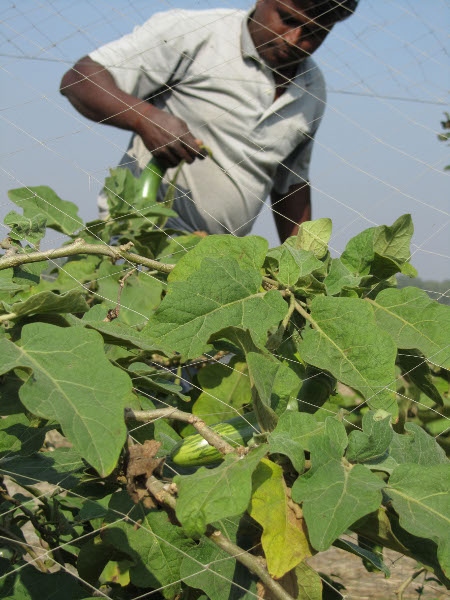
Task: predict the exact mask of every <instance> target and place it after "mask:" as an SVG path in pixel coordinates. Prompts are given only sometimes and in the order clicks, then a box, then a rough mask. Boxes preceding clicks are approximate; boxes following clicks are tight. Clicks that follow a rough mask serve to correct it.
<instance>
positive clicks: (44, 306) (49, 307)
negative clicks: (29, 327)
mask: <svg viewBox="0 0 450 600" xmlns="http://www.w3.org/2000/svg"><path fill="white" fill-rule="evenodd" d="M0 308H3V310H2V312H6V313H13V314H14V316H12V317H11V319H16V318H19V317H25V316H27V315H39V314H40V315H43V314H47V315H48V314H52V313H57V314H61V313H84V312H86V311H88V310H89V306H88V305H87V304H86V300H85V299H84V298H83V294H82V293H81V292H80V291H79V290H76V289H73V290H71V291H69V292H66V293H65V294H61V295H59V294H55V293H53V292H40V293H38V294H34V295H33V296H30V297H29V298H28V299H27V300H24V301H22V302H14V303H13V304H6V302H1V303H0Z"/></svg>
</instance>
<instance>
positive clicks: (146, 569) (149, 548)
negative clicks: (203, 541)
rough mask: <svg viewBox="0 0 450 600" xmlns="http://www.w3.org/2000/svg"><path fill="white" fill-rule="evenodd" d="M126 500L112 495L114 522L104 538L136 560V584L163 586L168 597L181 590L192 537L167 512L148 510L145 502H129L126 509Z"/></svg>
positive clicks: (133, 572)
mask: <svg viewBox="0 0 450 600" xmlns="http://www.w3.org/2000/svg"><path fill="white" fill-rule="evenodd" d="M118 500H119V504H118V505H116V502H117V501H118ZM124 504H125V505H126V500H125V499H117V498H115V497H114V495H113V499H112V502H111V503H110V508H111V510H112V515H111V519H112V520H114V521H115V522H113V523H112V524H111V525H109V526H108V527H106V528H105V529H104V531H103V534H102V539H103V541H104V542H105V543H107V544H109V545H111V546H114V547H115V548H116V549H117V550H120V552H124V553H125V554H128V555H129V556H130V558H131V559H132V560H133V564H132V566H131V567H130V580H131V582H132V583H133V584H134V585H135V586H137V587H140V588H149V587H152V588H156V589H158V588H162V589H161V593H162V594H163V596H164V597H165V598H169V599H170V598H174V597H176V596H177V595H178V594H179V593H180V591H181V585H180V564H181V561H182V559H183V557H184V556H185V555H186V553H187V552H189V550H190V548H191V547H192V541H191V540H189V539H188V538H186V536H184V535H183V531H182V530H181V528H180V527H176V526H175V525H172V524H171V523H170V521H169V518H168V516H167V514H166V513H165V512H162V511H155V510H151V511H148V510H145V509H144V508H143V506H142V504H139V505H137V506H133V507H132V506H131V504H130V506H129V507H128V510H127V511H124V510H123V505H124ZM125 514H126V516H127V519H126V520H124V519H123V516H125ZM118 517H119V518H118Z"/></svg>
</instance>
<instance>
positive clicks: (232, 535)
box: [180, 519, 257, 600]
mask: <svg viewBox="0 0 450 600" xmlns="http://www.w3.org/2000/svg"><path fill="white" fill-rule="evenodd" d="M239 525H240V523H239V519H226V520H224V521H220V522H218V523H215V524H214V526H215V527H216V529H218V530H219V531H221V532H222V535H224V536H225V537H226V538H228V539H229V540H231V541H232V542H234V543H235V544H239V545H241V544H240V543H239V540H238V528H239ZM180 576H181V578H182V579H183V581H184V582H185V583H186V584H187V585H188V586H190V587H192V588H195V589H199V590H202V591H203V592H205V594H206V595H207V598H208V599H209V600H253V599H254V598H255V596H256V595H257V594H256V592H257V589H256V582H257V578H256V577H255V576H254V575H252V574H251V573H249V571H247V569H246V568H245V567H244V566H243V565H241V564H240V563H239V562H237V561H236V560H235V559H234V558H233V557H231V556H230V555H229V554H228V553H227V552H225V550H222V549H221V548H219V547H218V546H217V545H216V544H214V543H213V542H212V541H211V540H210V539H209V538H206V537H202V538H201V539H200V542H199V544H198V545H197V546H195V547H194V548H192V549H191V550H190V551H189V556H187V555H186V556H185V557H184V558H183V561H182V563H181V567H180Z"/></svg>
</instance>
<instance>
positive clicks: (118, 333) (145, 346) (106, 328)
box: [72, 304, 170, 355]
mask: <svg viewBox="0 0 450 600" xmlns="http://www.w3.org/2000/svg"><path fill="white" fill-rule="evenodd" d="M106 315H107V311H106V310H105V307H104V306H102V305H101V304H97V305H95V306H93V307H92V308H91V309H90V310H89V311H88V312H87V313H85V314H84V316H83V318H82V319H75V317H73V318H72V325H75V326H82V327H83V326H84V327H87V328H89V329H95V331H98V332H99V333H100V334H101V335H102V336H103V340H104V342H105V343H106V344H114V345H116V346H121V347H123V348H138V349H140V350H144V351H147V352H158V353H160V354H164V351H163V350H162V348H160V346H159V344H158V342H157V341H152V340H151V339H149V338H148V337H146V336H145V335H143V334H142V333H141V332H140V331H138V330H137V329H136V327H134V326H132V325H127V324H126V323H121V322H120V321H119V322H118V321H117V319H115V320H114V321H111V322H110V323H109V322H105V321H104V318H105V317H106ZM169 355H170V353H169Z"/></svg>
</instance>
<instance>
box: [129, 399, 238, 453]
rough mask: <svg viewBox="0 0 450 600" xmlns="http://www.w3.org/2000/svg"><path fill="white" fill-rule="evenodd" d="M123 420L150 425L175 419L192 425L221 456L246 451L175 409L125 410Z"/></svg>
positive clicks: (199, 421)
mask: <svg viewBox="0 0 450 600" xmlns="http://www.w3.org/2000/svg"><path fill="white" fill-rule="evenodd" d="M125 419H126V420H127V421H129V420H132V421H137V422H138V423H150V422H152V421H155V420H156V419H175V420H176V421H183V422H184V423H189V424H190V425H193V426H194V427H195V429H196V430H197V431H198V432H199V434H200V435H201V436H202V437H203V438H204V439H205V440H206V441H207V442H208V444H209V445H210V446H214V448H216V450H218V451H219V452H220V453H221V454H223V455H225V454H230V453H231V452H237V453H238V454H243V453H244V452H245V451H246V450H247V449H246V448H244V447H243V446H238V447H237V448H235V447H233V446H231V445H230V444H229V443H228V442H226V441H225V440H224V439H223V438H222V437H221V436H220V435H219V434H217V433H216V432H215V431H214V430H212V429H211V428H210V427H208V426H207V425H206V423H205V422H204V421H203V420H202V419H200V417H197V416H196V415H193V414H192V413H187V412H183V411H181V410H178V409H177V408H171V407H169V408H157V409H155V410H132V409H131V408H126V409H125Z"/></svg>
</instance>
